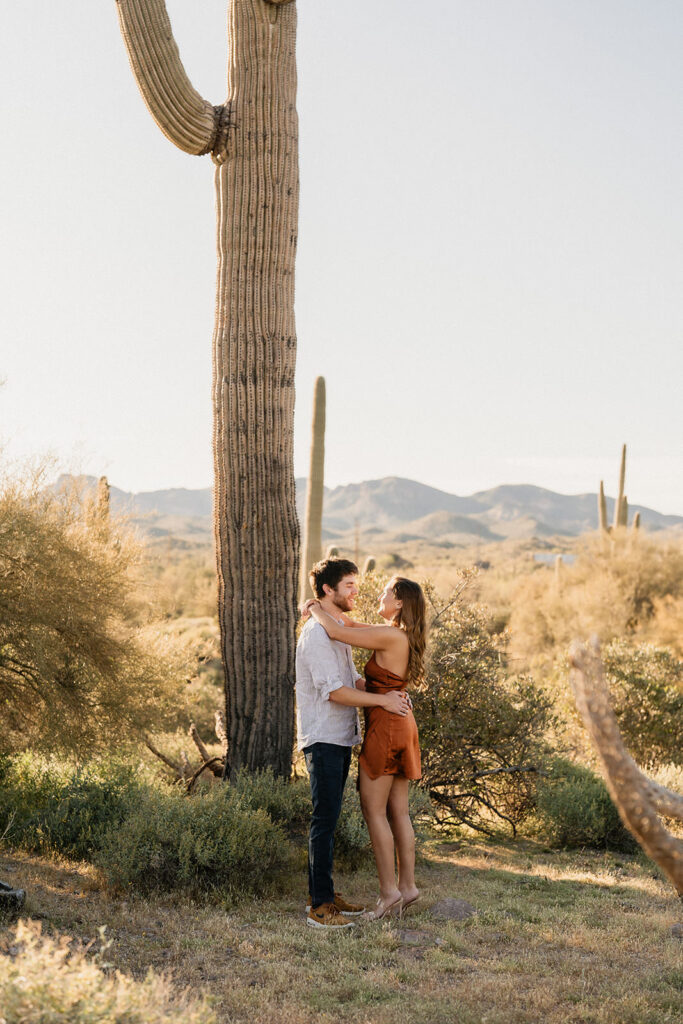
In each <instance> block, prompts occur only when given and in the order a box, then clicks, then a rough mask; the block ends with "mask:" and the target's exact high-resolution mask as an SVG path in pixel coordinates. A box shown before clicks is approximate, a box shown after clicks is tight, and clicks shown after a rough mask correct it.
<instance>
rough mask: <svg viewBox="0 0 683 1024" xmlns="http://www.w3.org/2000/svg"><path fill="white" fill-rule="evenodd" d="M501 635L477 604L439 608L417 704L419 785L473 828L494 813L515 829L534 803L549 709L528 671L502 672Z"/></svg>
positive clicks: (449, 815)
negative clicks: (421, 772) (525, 673)
mask: <svg viewBox="0 0 683 1024" xmlns="http://www.w3.org/2000/svg"><path fill="white" fill-rule="evenodd" d="M504 639H505V638H504V637H503V638H501V637H497V636H494V635H492V633H491V626H490V623H489V620H488V616H487V613H486V610H485V609H483V608H481V607H480V606H477V605H461V604H460V603H459V602H458V601H456V602H455V603H453V604H450V605H446V606H445V608H444V609H443V611H441V612H438V611H437V615H436V616H435V621H434V625H433V627H432V630H431V640H430V648H429V658H428V663H427V675H426V680H425V686H424V688H423V689H422V690H421V691H418V692H417V693H416V694H415V695H414V704H415V717H416V719H417V723H418V728H419V731H420V741H421V746H422V770H423V785H424V786H426V787H427V788H428V790H429V793H430V796H431V797H432V799H433V800H434V801H435V802H436V804H437V805H438V806H439V807H440V808H441V811H442V816H443V817H447V818H452V819H454V820H455V821H461V822H465V823H468V824H470V825H473V826H474V827H476V828H486V827H487V822H490V821H491V819H492V817H494V818H498V819H500V820H501V821H506V822H508V824H509V825H510V826H511V827H512V829H513V831H514V830H515V828H516V826H517V825H518V824H519V823H520V822H521V821H522V820H523V819H524V817H525V815H526V814H527V813H528V812H529V811H530V809H531V807H532V806H533V801H534V789H535V783H536V774H537V772H538V770H539V769H540V768H541V767H542V765H543V762H544V759H545V757H546V756H547V752H548V747H547V744H546V742H545V739H544V737H545V735H546V732H547V730H548V729H549V727H550V725H551V723H552V721H553V716H552V705H551V702H550V700H549V698H548V697H547V696H546V695H545V694H544V693H543V691H542V690H540V689H539V688H538V687H537V686H536V684H535V683H534V682H533V680H532V679H530V678H528V677H524V676H511V675H507V673H506V664H505V648H504Z"/></svg>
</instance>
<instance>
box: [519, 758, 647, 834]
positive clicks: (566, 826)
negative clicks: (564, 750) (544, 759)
mask: <svg viewBox="0 0 683 1024" xmlns="http://www.w3.org/2000/svg"><path fill="white" fill-rule="evenodd" d="M533 830H534V831H535V832H536V834H537V835H538V836H539V837H541V838H542V839H543V840H544V841H545V842H546V843H548V845H549V846H552V847H555V848H564V849H576V848H580V847H589V848H592V849H612V850H623V851H625V852H629V851H631V852H632V851H635V850H637V848H638V844H637V843H636V841H635V839H634V838H633V836H632V835H631V834H630V832H628V831H627V829H626V828H624V826H623V824H622V822H621V818H620V817H619V814H618V812H617V809H616V807H615V806H614V804H613V802H612V798H611V797H610V795H609V793H608V791H607V786H606V785H605V783H604V782H603V780H602V779H601V778H599V777H598V776H597V775H595V774H594V773H593V772H592V771H591V770H590V768H587V767H585V766H583V765H579V764H573V763H572V762H571V761H567V760H565V759H564V758H558V759H556V760H555V761H554V762H553V763H552V766H551V767H550V769H549V771H548V772H547V774H546V775H544V776H543V777H542V778H540V779H539V781H538V786H537V792H536V811H535V814H534V818H533Z"/></svg>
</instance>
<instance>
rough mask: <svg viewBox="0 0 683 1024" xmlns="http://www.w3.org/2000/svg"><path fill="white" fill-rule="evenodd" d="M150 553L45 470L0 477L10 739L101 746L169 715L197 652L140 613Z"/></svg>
mask: <svg viewBox="0 0 683 1024" xmlns="http://www.w3.org/2000/svg"><path fill="white" fill-rule="evenodd" d="M142 559H143V549H142V547H141V546H140V545H139V544H138V542H137V541H136V540H135V539H134V537H133V536H132V534H131V533H130V532H128V531H127V530H126V529H125V528H124V527H123V526H122V525H121V524H120V523H117V522H116V521H115V520H111V519H109V518H107V519H106V521H103V520H102V519H101V518H100V517H99V516H93V514H92V510H91V508H90V506H89V505H88V503H87V502H81V501H79V500H77V498H74V497H72V498H69V497H66V496H58V495H56V494H55V493H54V492H53V491H51V490H49V489H47V488H45V487H44V486H43V480H42V479H41V477H40V476H37V477H33V478H32V479H30V480H28V481H27V482H18V481H8V480H4V481H2V482H0V577H1V578H2V601H1V602H0V702H1V704H2V708H3V714H2V717H1V718H0V750H3V749H4V750H5V751H12V750H18V749H25V748H26V747H28V746H31V747H33V748H34V749H36V748H41V749H49V750H55V749H57V748H60V749H64V750H72V751H76V752H78V753H88V754H91V753H92V752H93V750H97V749H105V748H108V747H111V746H112V745H114V744H115V745H117V746H120V745H121V743H122V742H123V741H124V740H125V739H126V738H127V737H129V736H131V737H132V736H133V735H137V734H139V732H140V731H141V730H142V729H145V728H148V727H150V726H154V727H156V728H158V727H159V725H160V724H161V723H162V722H163V720H164V717H165V716H167V715H168V714H169V712H170V709H171V707H172V704H173V701H174V699H175V696H176V694H177V692H178V689H179V688H180V687H181V686H182V685H183V680H184V678H185V677H186V676H187V675H188V674H191V673H190V672H188V667H189V651H188V650H187V648H186V647H185V646H184V645H180V644H179V643H178V642H177V641H176V640H174V638H172V637H170V636H167V635H165V634H164V633H163V632H161V631H160V629H159V628H158V627H157V626H155V625H154V624H153V623H149V622H147V623H146V622H144V621H141V619H140V614H141V607H142V605H141V601H140V597H139V590H138V587H139V578H138V577H139V568H140V565H141V563H142Z"/></svg>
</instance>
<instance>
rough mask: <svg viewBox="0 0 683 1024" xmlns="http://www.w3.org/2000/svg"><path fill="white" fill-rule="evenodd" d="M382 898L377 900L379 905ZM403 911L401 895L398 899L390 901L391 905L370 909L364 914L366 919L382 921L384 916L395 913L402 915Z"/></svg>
mask: <svg viewBox="0 0 683 1024" xmlns="http://www.w3.org/2000/svg"><path fill="white" fill-rule="evenodd" d="M381 902H382V901H381V900H377V906H378V907H379V905H380V903H381ZM402 913H403V897H402V896H399V898H398V899H397V900H394V902H393V903H390V904H389V906H387V907H384V908H383V909H382V910H368V911H366V913H365V914H364V915H363V917H364V918H365V920H366V921H381V920H382V918H384V917H392V916H393V915H394V914H395V915H396V916H397V917H400V916H401V914H402Z"/></svg>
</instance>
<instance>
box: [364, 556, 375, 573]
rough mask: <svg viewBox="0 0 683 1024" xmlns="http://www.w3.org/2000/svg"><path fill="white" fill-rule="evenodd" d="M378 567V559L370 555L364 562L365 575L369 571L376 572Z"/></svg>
mask: <svg viewBox="0 0 683 1024" xmlns="http://www.w3.org/2000/svg"><path fill="white" fill-rule="evenodd" d="M376 568H377V561H376V559H374V558H373V557H372V555H368V557H367V558H366V559H365V562H364V563H363V575H364V576H367V574H368V573H369V572H374V571H375V569H376Z"/></svg>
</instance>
